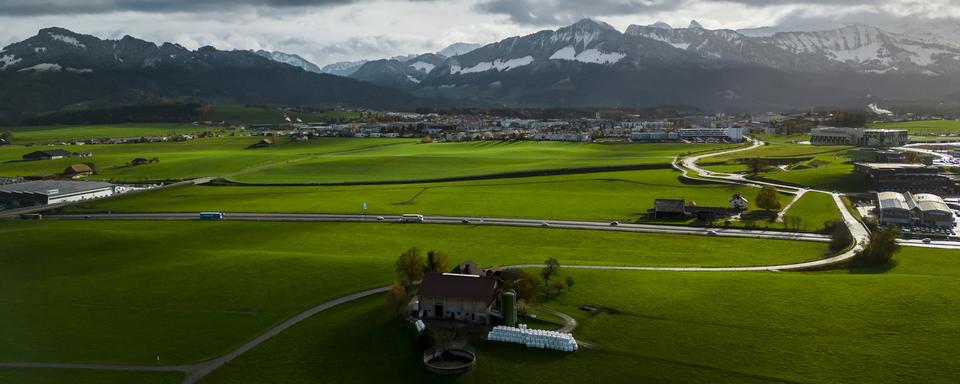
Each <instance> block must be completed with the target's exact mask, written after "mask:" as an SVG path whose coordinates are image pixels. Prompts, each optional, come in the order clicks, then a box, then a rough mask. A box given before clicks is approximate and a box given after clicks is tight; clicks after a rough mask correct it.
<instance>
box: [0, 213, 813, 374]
mask: <svg viewBox="0 0 960 384" xmlns="http://www.w3.org/2000/svg"><path fill="white" fill-rule="evenodd" d="M378 228H379V229H378ZM384 229H389V230H384ZM0 238H3V239H8V240H7V242H6V244H5V249H4V252H3V254H2V256H0V282H2V284H3V285H2V289H0V313H4V314H5V315H3V316H0V329H7V330H15V331H13V332H4V333H3V334H2V335H0V337H2V341H3V342H2V343H0V361H10V360H20V361H69V362H117V363H152V362H154V361H155V359H156V356H157V355H159V356H160V358H161V361H162V362H164V363H168V364H171V363H175V362H186V361H196V360H199V359H203V358H207V357H211V356H213V355H217V354H220V353H223V352H225V351H226V350H227V349H228V348H230V347H233V346H236V345H238V344H239V343H241V342H243V341H245V340H247V339H248V338H250V337H252V336H253V335H254V334H257V333H259V332H262V331H263V330H264V329H265V328H266V327H268V326H270V325H271V324H274V323H276V322H278V321H280V320H282V319H283V318H286V317H288V316H290V315H292V314H293V313H295V312H297V311H299V310H302V309H304V308H306V307H308V306H310V305H313V304H317V303H320V302H323V301H325V300H327V299H330V298H333V297H335V296H339V295H342V294H346V293H350V292H354V291H358V290H361V289H364V288H370V287H375V286H380V285H383V284H386V283H389V282H390V281H392V280H393V275H394V274H393V268H392V263H393V261H394V260H395V258H396V256H397V255H399V254H400V253H401V252H403V251H404V250H405V249H407V248H408V247H411V246H420V247H422V248H424V249H440V250H444V251H446V252H448V253H449V254H450V255H451V261H452V262H457V261H460V260H466V259H472V260H475V261H476V262H477V263H479V264H481V265H495V264H504V263H529V262H542V261H543V260H545V259H546V258H547V257H557V258H558V259H559V260H561V262H564V263H570V264H574V263H579V264H585V263H589V264H619V265H756V264H770V263H787V262H794V261H801V260H806V259H810V258H815V257H817V256H818V255H819V254H820V253H821V252H822V251H823V250H824V246H823V245H822V244H819V243H809V242H787V241H770V240H758V239H719V238H712V237H697V236H674V235H647V234H631V233H609V232H598V231H576V230H559V229H549V230H543V229H537V228H530V229H526V228H493V227H476V226H437V225H409V224H408V225H403V224H322V223H240V222H175V223H163V222H96V223H77V222H54V221H50V222H17V223H5V224H3V225H2V226H0ZM38 244H43V246H42V247H41V249H39V250H38V246H37V245H38ZM664 244H669V245H670V246H662V245H664ZM717 250H724V251H723V252H717Z"/></svg>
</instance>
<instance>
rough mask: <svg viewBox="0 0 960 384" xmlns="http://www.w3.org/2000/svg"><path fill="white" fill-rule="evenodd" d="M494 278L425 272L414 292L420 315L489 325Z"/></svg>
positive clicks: (494, 293)
mask: <svg viewBox="0 0 960 384" xmlns="http://www.w3.org/2000/svg"><path fill="white" fill-rule="evenodd" d="M497 281H498V280H497V279H496V278H495V277H489V276H477V275H467V274H456V273H443V274H441V273H428V274H426V275H424V276H423V281H422V282H421V285H420V290H419V291H418V292H417V299H418V304H419V316H418V317H421V318H432V319H450V320H460V321H466V322H471V323H478V324H490V322H491V316H490V314H491V310H492V309H493V308H494V303H495V301H496V299H497V285H498V284H497Z"/></svg>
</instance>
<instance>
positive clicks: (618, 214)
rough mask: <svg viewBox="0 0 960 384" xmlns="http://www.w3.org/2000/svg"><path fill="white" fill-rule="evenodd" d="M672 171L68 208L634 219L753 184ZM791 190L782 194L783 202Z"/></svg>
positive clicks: (155, 196)
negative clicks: (664, 203)
mask: <svg viewBox="0 0 960 384" xmlns="http://www.w3.org/2000/svg"><path fill="white" fill-rule="evenodd" d="M679 175H680V173H679V172H676V171H673V170H649V171H630V172H608V173H592V174H581V175H563V176H546V177H528V178H518V179H500V180H482V181H467V182H450V183H432V184H404V185H378V186H349V187H305V186H295V187H267V186H257V187H251V186H190V187H177V188H173V189H166V190H160V191H154V192H148V193H141V194H134V195H129V196H123V197H119V198H115V199H110V200H104V201H98V202H93V203H85V204H81V205H79V206H76V207H73V208H71V209H70V211H71V212H106V211H112V212H143V211H160V212H200V211H207V210H216V211H223V212H293V213H311V212H312V213H318V212H319V213H362V212H363V211H362V209H361V208H362V204H363V202H367V206H368V212H369V213H370V214H371V215H373V214H387V213H400V214H402V213H411V212H415V213H421V214H446V215H465V216H488V217H529V218H554V219H588V220H621V221H633V220H637V219H639V218H641V217H642V216H643V215H645V214H646V211H647V209H649V208H652V207H653V201H654V199H657V198H683V199H687V200H688V201H695V202H696V203H697V204H699V205H701V206H726V204H727V201H728V199H729V198H730V196H732V195H733V194H734V193H742V194H743V195H744V196H747V198H748V199H750V200H751V201H752V200H754V199H753V197H754V196H755V195H756V194H757V192H758V189H757V188H753V187H746V186H730V185H727V184H713V183H702V182H694V181H688V180H684V179H680V178H679V177H678V176H679ZM791 198H792V196H788V195H782V196H781V201H782V203H783V204H784V205H786V204H787V203H788V202H789V201H790V199H791Z"/></svg>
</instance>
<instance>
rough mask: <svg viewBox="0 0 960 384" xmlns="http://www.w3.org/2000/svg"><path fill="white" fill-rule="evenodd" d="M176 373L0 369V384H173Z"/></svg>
mask: <svg viewBox="0 0 960 384" xmlns="http://www.w3.org/2000/svg"><path fill="white" fill-rule="evenodd" d="M182 380H183V374H181V373H177V372H130V371H102V370H92V369H46V368H43V369H39V368H0V383H16V384H63V383H70V384H111V383H117V384H129V383H137V384H177V383H180V382H181V381H182Z"/></svg>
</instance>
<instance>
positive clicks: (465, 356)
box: [423, 348, 477, 375]
mask: <svg viewBox="0 0 960 384" xmlns="http://www.w3.org/2000/svg"><path fill="white" fill-rule="evenodd" d="M476 362H477V355H476V354H475V353H474V352H473V351H470V350H467V349H460V348H449V349H436V348H431V349H428V350H426V351H424V352H423V365H424V366H425V367H426V368H427V370H428V371H430V372H432V373H434V374H437V375H459V374H461V373H464V372H467V371H469V370H470V368H472V367H473V365H474V364H475V363H476Z"/></svg>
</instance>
